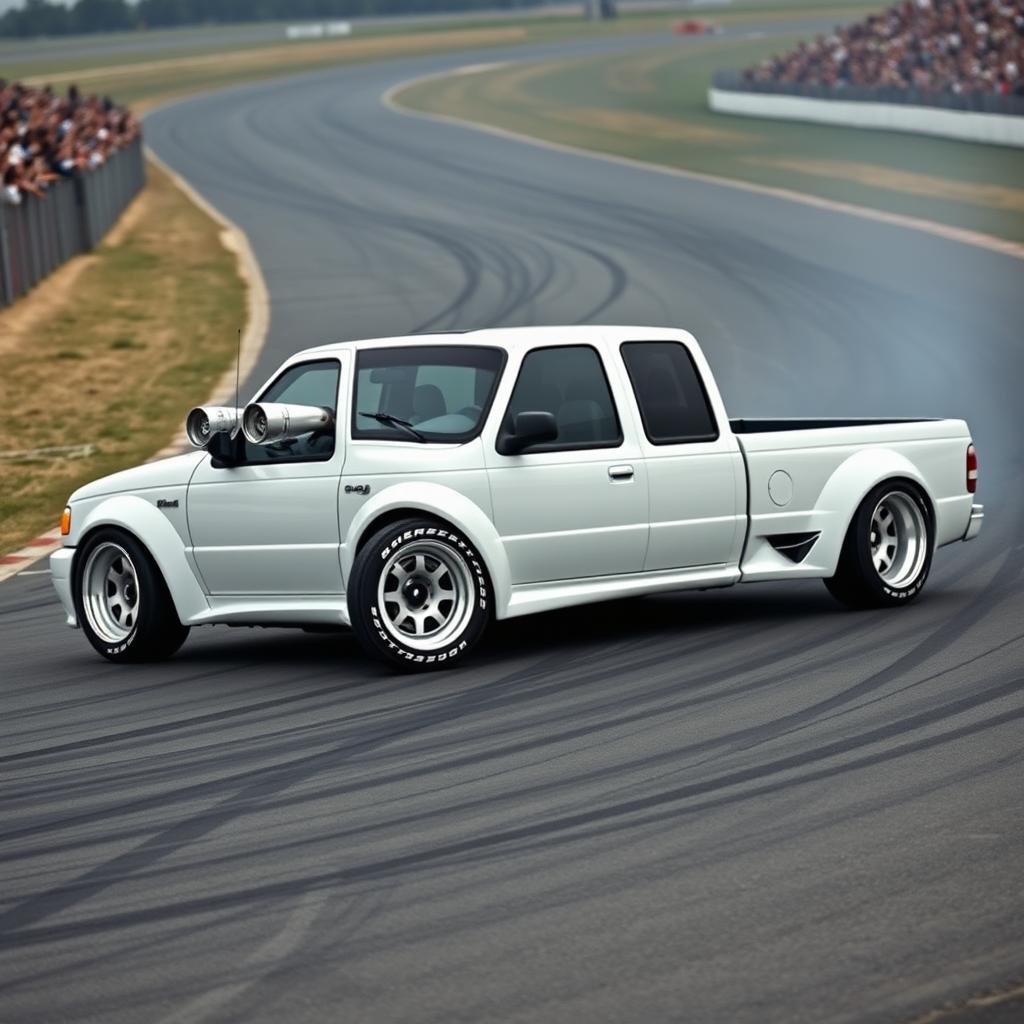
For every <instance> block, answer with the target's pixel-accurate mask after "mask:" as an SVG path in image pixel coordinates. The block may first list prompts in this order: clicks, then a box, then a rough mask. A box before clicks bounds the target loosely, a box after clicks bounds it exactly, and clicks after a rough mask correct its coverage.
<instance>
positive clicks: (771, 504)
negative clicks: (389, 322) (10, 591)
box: [51, 326, 981, 625]
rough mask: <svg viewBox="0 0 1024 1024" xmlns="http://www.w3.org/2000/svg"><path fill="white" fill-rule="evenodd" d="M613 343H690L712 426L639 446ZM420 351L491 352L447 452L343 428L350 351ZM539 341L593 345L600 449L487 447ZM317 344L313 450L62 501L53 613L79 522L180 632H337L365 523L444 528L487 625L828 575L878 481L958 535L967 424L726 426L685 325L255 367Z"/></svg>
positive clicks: (119, 477) (201, 459) (186, 463)
mask: <svg viewBox="0 0 1024 1024" xmlns="http://www.w3.org/2000/svg"><path fill="white" fill-rule="evenodd" d="M624 341H672V342H678V343H680V344H683V345H685V346H686V347H687V348H688V349H689V350H690V352H691V354H692V356H693V358H694V362H695V364H696V366H697V369H698V372H699V373H700V375H701V376H702V378H703V381H704V385H705V389H706V391H707V395H708V400H709V403H710V405H711V408H712V411H713V413H714V416H715V419H716V420H717V424H718V429H719V437H718V438H717V439H716V440H714V441H702V442H697V443H688V444H665V445H659V444H652V443H651V442H650V441H649V440H648V439H647V437H646V435H645V433H644V430H643V427H642V422H641V418H640V414H639V410H638V407H637V403H636V399H635V397H634V394H633V390H632V385H631V383H630V381H629V377H628V374H627V372H626V369H625V366H624V364H623V362H622V358H621V355H620V352H619V345H620V344H621V343H622V342H624ZM422 344H429V345H486V346H492V347H498V348H501V349H503V350H504V351H505V352H506V354H507V363H506V366H505V368H504V371H503V373H502V376H501V379H500V382H499V384H498V388H497V391H496V394H495V398H494V401H493V403H492V405H491V408H490V410H489V412H488V414H487V416H486V419H485V422H484V424H483V426H482V429H481V432H480V434H479V436H478V437H476V438H474V439H473V440H471V441H469V442H466V443H464V444H418V443H415V442H413V441H404V440H395V441H391V440H366V439H354V438H352V436H351V429H350V426H349V424H350V423H351V413H352V406H351V403H352V391H353V381H354V376H355V362H356V358H357V355H358V352H359V350H360V349H363V348H376V347H389V346H415V345H422ZM560 345H588V346H591V347H593V348H594V349H596V350H597V351H598V353H599V355H600V357H601V359H602V361H603V363H604V366H605V371H606V375H607V377H608V382H609V387H610V389H611V392H612V397H613V399H614V402H615V405H616V407H617V410H618V414H619V419H620V422H621V428H622V436H623V439H622V442H621V444H619V445H617V446H615V447H608V448H598V449H592V450H574V451H555V452H534V453H529V452H527V453H523V454H521V455H516V456H505V455H501V454H499V453H498V451H497V435H498V431H499V427H500V423H501V421H502V419H503V416H504V413H505V409H506V408H507V405H508V401H509V398H510V395H511V393H512V389H513V387H514V384H515V381H516V377H517V375H518V370H519V366H520V364H521V362H522V360H523V358H524V357H525V355H526V354H527V353H528V352H529V351H531V350H533V349H535V348H538V347H545V346H560ZM328 358H336V359H338V360H339V361H340V363H341V384H340V391H339V395H338V408H337V437H336V442H335V451H334V454H333V456H332V457H331V458H330V459H328V460H326V461H319V462H292V463H288V462H282V463H265V462H264V463H260V464H252V465H241V466H235V467H230V468H228V467H224V468H218V467H216V466H214V465H213V463H212V460H211V458H210V456H209V455H208V454H207V453H206V452H192V453H189V454H187V455H183V456H179V457H177V458H173V459H166V460H163V461H161V462H155V463H152V464H149V465H146V466H141V467H139V468H137V469H132V470H127V471H125V472H123V473H117V474H114V475H113V476H110V477H106V478H104V479H103V480H100V481H96V482H95V483H92V484H89V485H87V486H86V487H83V488H80V489H79V490H78V491H76V492H75V494H73V495H72V497H71V508H72V530H71V533H70V534H69V536H68V537H66V538H65V547H64V548H63V549H62V550H61V551H58V552H57V553H56V554H55V555H54V556H53V559H52V560H51V567H52V569H53V579H54V584H55V586H56V588H57V591H58V594H59V595H60V597H61V602H62V604H63V606H64V609H65V612H66V613H67V616H68V622H69V624H71V625H74V624H75V611H74V604H73V601H72V598H71V594H72V587H73V580H74V557H75V552H76V549H77V548H78V546H79V545H80V543H81V541H82V539H83V538H84V537H85V536H86V534H88V533H89V532H90V531H91V530H93V529H95V528H98V527H101V526H113V527H117V528H120V529H123V530H126V531H129V532H131V533H133V534H134V535H135V536H137V537H138V538H139V539H140V540H141V541H142V543H143V544H145V545H146V547H147V548H148V549H149V550H150V551H151V552H152V554H153V556H154V559H155V560H156V562H157V564H158V566H159V567H160V570H161V572H162V573H163V575H164V578H165V579H166V581H167V584H168V587H169V589H170V592H171V595H172V597H173V599H174V603H175V607H176V609H177V611H178V614H179V617H180V618H181V620H182V622H184V623H187V624H191V625H199V624H203V623H213V622H230V623H247V622H249V623H260V624H272V623H280V624H300V625H301V624H325V625H346V624H348V623H349V621H350V619H349V610H348V607H347V604H346V599H345V590H346V586H347V583H348V578H349V574H350V573H351V569H352V564H353V561H354V559H355V554H356V550H357V548H358V546H359V544H360V542H361V541H363V540H365V539H366V538H367V537H368V536H369V534H370V533H371V532H372V531H373V530H374V529H375V527H374V524H375V522H376V521H378V520H379V519H380V517H382V516H386V517H394V516H399V515H403V514H404V515H408V516H417V515H426V516H430V517H434V518H440V519H443V520H445V521H447V522H448V523H450V524H452V526H453V527H455V528H456V529H457V530H459V531H461V532H462V533H463V534H464V535H465V536H466V538H467V539H468V540H469V541H471V542H472V544H473V545H474V546H475V547H476V549H477V550H478V551H479V553H480V554H481V555H482V556H483V559H484V561H485V563H486V565H487V569H488V572H489V575H490V577H491V584H492V588H493V592H494V597H495V613H496V615H497V617H498V618H507V617H512V616H518V615H524V614H529V613H532V612H537V611H545V610H549V609H554V608H562V607H567V606H571V605H575V604H583V603H587V602H591V601H600V600H604V599H607V598H612V597H622V596H626V595H634V594H645V593H655V592H659V591H664V590H673V589H692V588H706V587H720V586H729V585H731V584H733V583H736V582H740V581H747V580H751V581H753V580H769V579H787V578H795V579H798V578H806V577H828V576H831V575H832V573H833V572H834V571H835V567H836V561H837V559H838V555H839V550H840V547H841V546H842V542H843V538H844V536H845V534H846V530H847V527H848V525H849V522H850V520H851V518H852V516H853V514H854V512H855V511H856V509H857V507H858V505H859V504H860V502H861V501H862V500H863V498H864V495H865V494H867V493H868V491H870V490H871V488H872V487H874V486H875V485H876V484H877V483H879V482H881V481H883V480H887V479H892V478H897V477H898V478H905V479H909V480H913V481H914V482H916V483H917V484H918V486H920V487H921V488H922V489H923V490H924V491H925V493H926V494H927V496H928V498H929V502H930V504H931V505H932V508H933V510H934V520H935V541H936V545H937V546H941V545H943V544H948V543H950V542H952V541H955V540H960V539H966V538H968V537H969V536H973V535H974V534H975V533H976V532H977V529H978V528H979V527H980V521H981V520H980V511H975V513H974V518H973V519H972V506H973V498H974V496H973V495H971V494H968V493H967V491H966V486H965V457H966V448H967V445H968V444H969V443H970V434H969V432H968V429H967V425H966V424H965V423H964V422H963V421H960V420H933V421H922V422H894V423H886V424H864V425H857V426H825V427H820V428H816V429H812V428H806V429H804V428H799V429H787V430H780V431H767V432H764V433H740V434H734V433H733V432H732V430H731V428H730V426H729V420H728V418H727V414H726V410H725V408H724V406H723V404H722V400H721V396H720V394H719V392H718V389H717V387H716V385H715V381H714V377H713V375H712V373H711V370H710V367H709V366H708V364H707V361H706V359H705V358H704V355H703V353H702V352H701V350H700V347H699V345H698V344H697V342H696V341H695V339H694V338H693V337H692V336H691V335H690V334H688V333H686V332H685V331H677V330H671V329H666V328H649V327H637V328H623V327H594V326H585V327H542V328H517V329H510V330H501V329H495V330H487V331H476V332H473V333H471V334H463V335H433V336H429V337H412V338H392V339H383V340H377V341H368V342H349V343H341V344H337V345H329V346H323V347H321V348H318V349H311V350H308V351H306V352H301V353H298V354H296V355H295V356H293V357H292V358H291V359H289V360H288V361H287V362H286V363H285V364H284V366H282V367H281V370H279V371H278V374H275V375H274V377H275V378H276V377H277V376H278V375H279V373H280V372H282V371H283V370H285V369H287V368H288V367H289V366H291V365H292V364H294V363H297V362H305V361H309V360H311V359H315V360H321V359H328ZM272 379H273V378H272ZM269 383H270V381H268V382H267V384H269ZM266 386H267V385H264V387H263V388H260V389H259V390H258V391H257V393H256V396H254V397H259V396H260V395H261V393H262V391H263V390H264V388H265V387H266ZM625 469H628V470H630V471H631V473H625V474H624V473H623V470H625ZM610 470H614V473H610V472H609V471H610ZM748 481H749V493H748ZM346 485H351V486H350V489H349V491H348V492H347V493H346V489H345V488H346ZM355 486H359V488H360V490H359V491H358V492H357V491H355V490H354V489H353V488H354V487H355ZM367 489H368V490H367ZM158 501H160V502H161V505H162V507H158V506H157V502H158ZM175 502H177V505H175V504H174V503H175ZM748 513H749V514H748ZM788 533H798V534H799V533H820V536H819V538H818V540H817V542H816V543H815V545H814V546H813V548H812V549H811V551H810V553H809V554H808V555H807V557H806V558H805V559H804V560H803V561H802V562H799V563H794V562H792V561H790V560H789V559H788V558H786V557H785V556H784V555H781V554H780V553H779V552H778V551H776V550H775V549H774V548H773V547H772V546H771V544H770V543H769V542H768V540H767V538H768V537H769V536H771V535H774V534H788Z"/></svg>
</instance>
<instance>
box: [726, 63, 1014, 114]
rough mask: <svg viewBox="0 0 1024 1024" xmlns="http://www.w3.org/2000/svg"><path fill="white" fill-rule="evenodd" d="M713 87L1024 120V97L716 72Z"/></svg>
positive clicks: (735, 72) (737, 72) (736, 72)
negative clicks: (839, 84)
mask: <svg viewBox="0 0 1024 1024" xmlns="http://www.w3.org/2000/svg"><path fill="white" fill-rule="evenodd" d="M711 84H712V85H713V86H714V88H716V89H724V90H726V91H727V92H756V93H766V94H770V95H774V96H804V97H806V98H807V99H819V100H846V101H849V102H853V103H900V104H903V105H904V106H908V107H938V108H940V109H942V110H965V111H970V112H971V113H974V114H1010V115H1013V116H1018V117H1024V96H999V95H997V94H996V93H981V92H970V93H955V92H931V91H929V90H925V89H913V88H911V89H895V88H892V87H882V86H867V85H844V86H842V87H835V86H828V85H804V84H802V83H800V82H755V81H748V80H747V79H746V78H744V76H743V73H742V72H741V71H716V72H715V74H714V75H713V76H712V79H711Z"/></svg>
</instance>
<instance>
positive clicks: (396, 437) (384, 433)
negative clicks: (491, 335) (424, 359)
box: [349, 332, 508, 445]
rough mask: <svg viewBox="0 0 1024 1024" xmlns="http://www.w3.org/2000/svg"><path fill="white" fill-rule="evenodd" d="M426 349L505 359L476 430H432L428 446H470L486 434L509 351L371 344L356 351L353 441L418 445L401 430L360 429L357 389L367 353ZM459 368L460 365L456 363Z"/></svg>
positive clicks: (351, 422) (489, 347)
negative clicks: (465, 351)
mask: <svg viewBox="0 0 1024 1024" xmlns="http://www.w3.org/2000/svg"><path fill="white" fill-rule="evenodd" d="M446 333H470V332H446ZM425 348H451V349H467V348H475V349H481V350H484V351H487V352H497V353H498V355H499V356H500V357H501V358H500V359H499V360H498V365H497V368H496V369H495V373H494V381H493V382H492V384H491V390H490V392H489V393H488V395H487V401H486V402H485V403H484V405H482V406H481V407H480V419H479V420H477V424H476V426H475V427H474V428H473V429H472V430H468V431H465V432H464V433H462V434H448V435H447V436H446V437H443V438H437V437H432V436H430V432H429V431H428V432H427V433H426V434H425V436H426V438H427V443H428V444H454V445H461V444H469V442H470V441H475V440H476V439H477V438H478V437H479V436H480V435H481V434H482V433H483V429H484V426H485V425H486V423H487V420H488V418H489V417H490V414H491V407H492V406H493V405H494V399H495V397H496V396H497V394H498V387H499V385H500V384H501V379H502V377H504V376H505V367H506V366H507V365H508V351H507V349H504V348H502V347H501V346H500V345H367V346H366V347H365V348H360V349H357V350H356V353H355V359H354V361H353V368H352V390H351V395H352V415H351V416H350V417H349V431H350V435H351V440H353V441H392V442H394V441H403V442H405V443H406V444H415V443H417V442H415V441H414V440H412V439H410V438H409V437H408V436H407V435H406V434H404V432H402V431H401V429H400V428H395V429H396V430H397V431H398V432H397V433H392V432H390V431H388V430H387V428H383V427H359V426H357V425H356V420H357V419H358V413H359V410H358V409H357V408H356V389H357V388H358V387H359V357H360V356H361V355H362V354H363V353H364V352H403V351H413V352H415V351H422V350H423V349H425ZM452 365H457V364H452Z"/></svg>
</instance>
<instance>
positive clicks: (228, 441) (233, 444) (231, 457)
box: [206, 431, 242, 467]
mask: <svg viewBox="0 0 1024 1024" xmlns="http://www.w3.org/2000/svg"><path fill="white" fill-rule="evenodd" d="M241 440H242V435H241V434H235V436H234V437H232V436H231V434H228V433H224V432H223V431H221V432H218V433H216V434H214V435H213V436H212V437H211V438H210V440H209V443H208V444H207V445H206V450H207V451H208V452H209V453H210V457H211V458H212V459H213V465H214V467H223V466H237V465H238V464H239V462H241V461H242V445H241Z"/></svg>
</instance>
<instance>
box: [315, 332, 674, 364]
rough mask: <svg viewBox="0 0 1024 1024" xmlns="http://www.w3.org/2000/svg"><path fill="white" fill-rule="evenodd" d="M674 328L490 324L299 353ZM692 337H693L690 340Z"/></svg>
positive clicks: (580, 339) (579, 339)
mask: <svg viewBox="0 0 1024 1024" xmlns="http://www.w3.org/2000/svg"><path fill="white" fill-rule="evenodd" d="M685 333H686V332H685V331H680V330H679V329H678V328H671V327H651V326H646V327H644V326H639V327H624V326H622V325H621V324H616V325H610V324H575V325H564V326H558V325H554V326H543V327H487V328H483V329H481V330H476V331H440V332H437V333H434V334H407V335H401V336H398V337H392V338H365V339H361V340H353V341H335V342H331V343H329V344H327V345H318V346H316V347H315V348H309V349H305V350H304V351H302V352H298V353H296V356H303V357H305V356H309V355H328V354H330V353H332V352H339V351H346V350H351V349H353V348H355V349H361V348H383V347H392V346H403V345H497V346H500V347H502V348H506V349H508V350H509V351H514V350H520V349H523V348H527V347H532V346H534V345H537V344H553V343H556V342H562V343H565V344H576V345H579V344H583V343H586V342H588V341H592V340H594V338H595V337H604V336H606V335H608V334H612V335H613V336H614V337H616V338H622V339H625V338H636V339H637V340H640V339H646V340H649V341H654V340H657V339H660V338H668V337H672V338H675V339H678V338H679V336H680V334H685ZM691 340H692V339H691Z"/></svg>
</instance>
